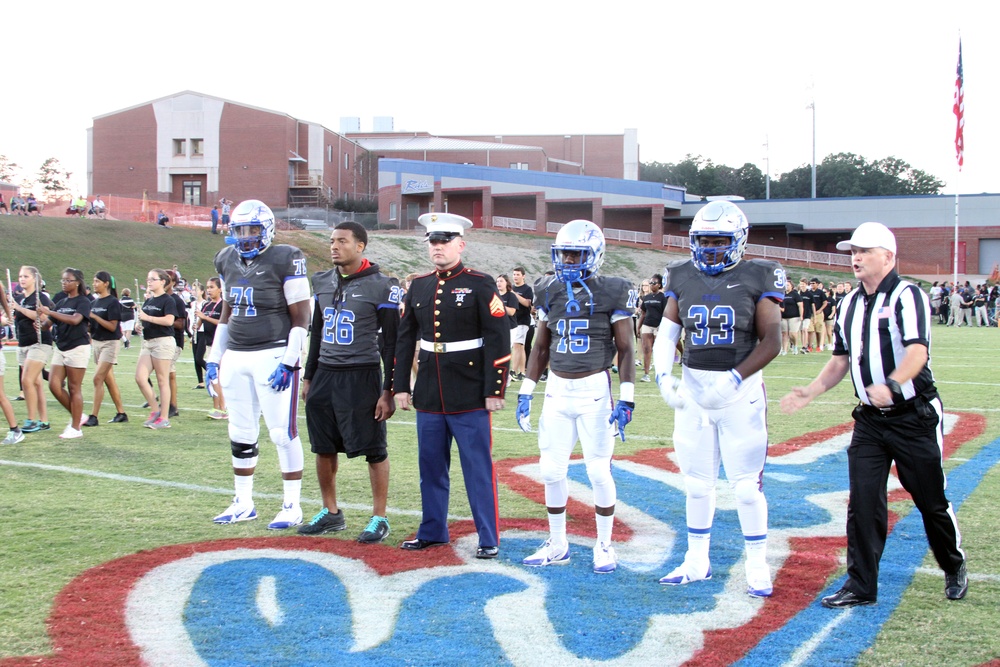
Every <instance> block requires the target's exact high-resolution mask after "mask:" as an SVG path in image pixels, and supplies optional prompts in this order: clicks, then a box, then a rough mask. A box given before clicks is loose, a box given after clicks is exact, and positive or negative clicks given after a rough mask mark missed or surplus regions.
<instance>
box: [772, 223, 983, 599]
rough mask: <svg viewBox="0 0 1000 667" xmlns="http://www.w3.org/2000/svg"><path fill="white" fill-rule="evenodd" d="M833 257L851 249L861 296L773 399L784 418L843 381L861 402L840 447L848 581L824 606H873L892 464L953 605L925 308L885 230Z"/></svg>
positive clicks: (865, 232) (955, 550) (952, 561)
mask: <svg viewBox="0 0 1000 667" xmlns="http://www.w3.org/2000/svg"><path fill="white" fill-rule="evenodd" d="M837 249H838V250H850V251H851V262H852V267H853V269H854V276H855V277H856V278H857V279H858V280H859V281H860V288H861V289H857V290H853V291H851V292H850V293H849V294H848V295H847V296H845V297H844V300H843V301H842V302H841V304H840V309H839V311H838V312H837V318H836V323H835V324H834V329H833V337H834V348H833V356H832V357H831V358H830V361H828V362H827V364H826V366H824V367H823V370H822V371H820V374H819V376H818V377H817V378H816V379H815V380H813V381H812V382H811V383H810V384H809V386H808V387H793V388H792V391H791V393H789V394H788V395H787V396H785V397H784V398H783V399H781V409H782V410H783V411H784V412H785V413H787V414H791V413H793V412H795V411H796V410H798V409H800V408H802V407H804V406H806V405H808V404H809V402H810V401H812V400H813V399H814V398H816V397H817V396H819V395H820V394H822V393H823V392H825V391H827V390H829V389H831V388H832V387H834V386H835V385H836V384H837V383H838V382H840V381H841V380H842V379H843V378H844V376H845V375H846V374H847V373H850V375H851V381H852V382H853V383H854V392H855V394H857V396H858V398H859V399H860V403H859V404H858V406H857V407H856V408H854V412H853V414H852V416H853V417H854V422H855V423H854V435H853V436H852V438H851V444H850V446H849V447H848V449H847V461H848V474H849V476H850V489H851V490H850V501H849V504H848V507H847V581H846V582H845V583H844V586H843V588H841V589H840V590H839V591H837V592H836V593H834V594H833V595H829V596H827V597H825V598H823V601H822V602H823V606H824V607H830V608H834V609H840V608H847V607H855V606H858V605H866V604H874V603H875V601H876V599H877V597H878V567H879V560H880V559H881V557H882V551H883V549H884V548H885V540H886V534H887V530H888V506H887V502H886V482H887V480H888V477H889V468H890V467H891V466H892V463H893V461H895V463H896V470H897V473H898V476H899V481H900V483H901V484H902V485H903V488H904V489H906V490H907V491H908V492H909V493H910V495H911V496H912V497H913V502H914V504H916V506H917V509H918V510H920V514H921V515H922V516H923V520H924V530H925V532H926V533H927V541H928V542H929V543H930V547H931V550H932V551H933V552H934V558H935V559H936V560H937V562H938V565H940V566H941V569H942V570H944V572H945V596H946V597H947V598H948V599H949V600H960V599H962V598H963V597H965V594H966V591H967V590H968V578H967V575H966V564H965V553H964V552H963V551H962V548H961V544H962V535H961V533H960V532H959V530H958V521H957V520H956V518H955V513H954V511H953V510H952V507H951V503H949V502H948V499H947V498H946V497H945V493H944V489H945V477H944V470H943V469H942V467H941V463H942V446H943V444H944V429H943V426H942V417H943V415H944V409H943V407H942V405H941V398H940V397H939V396H938V393H937V389H936V388H935V386H934V377H933V375H932V374H931V369H930V366H929V365H928V360H929V358H930V339H931V335H930V324H931V310H930V302H929V301H928V299H927V295H925V294H924V292H923V291H922V290H921V289H920V288H919V287H917V286H916V285H914V284H912V283H910V282H907V281H905V280H902V279H901V278H900V277H899V274H898V273H896V270H895V266H896V238H895V237H894V236H893V234H892V232H891V231H889V230H888V229H887V228H886V227H885V225H882V224H880V223H877V222H866V223H863V224H861V225H860V226H859V227H858V228H857V229H856V230H855V231H854V235H853V236H851V240H850V241H841V242H840V243H838V244H837Z"/></svg>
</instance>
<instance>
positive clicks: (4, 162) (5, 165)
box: [0, 155, 21, 183]
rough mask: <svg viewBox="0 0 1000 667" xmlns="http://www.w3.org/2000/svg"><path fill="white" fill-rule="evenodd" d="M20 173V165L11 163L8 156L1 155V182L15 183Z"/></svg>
mask: <svg viewBox="0 0 1000 667" xmlns="http://www.w3.org/2000/svg"><path fill="white" fill-rule="evenodd" d="M20 171H21V167H20V165H18V164H17V163H16V162H11V161H10V159H9V158H8V157H7V156H6V155H0V182H2V183H14V182H15V181H16V180H17V175H18V174H19V173H20Z"/></svg>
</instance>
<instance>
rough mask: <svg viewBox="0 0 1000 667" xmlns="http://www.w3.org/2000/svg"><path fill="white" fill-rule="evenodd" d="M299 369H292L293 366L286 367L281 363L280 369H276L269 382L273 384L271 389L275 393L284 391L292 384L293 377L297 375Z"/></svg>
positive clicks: (268, 379)
mask: <svg viewBox="0 0 1000 667" xmlns="http://www.w3.org/2000/svg"><path fill="white" fill-rule="evenodd" d="M297 370H298V368H292V367H291V366H286V365H285V364H282V363H279V364H278V367H277V368H275V369H274V372H273V373H271V375H270V377H268V378H267V381H268V382H270V383H271V389H273V390H275V391H284V390H286V389H288V387H290V386H291V384H292V377H293V376H294V375H295V371H297Z"/></svg>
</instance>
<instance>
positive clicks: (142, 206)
mask: <svg viewBox="0 0 1000 667" xmlns="http://www.w3.org/2000/svg"><path fill="white" fill-rule="evenodd" d="M101 199H102V200H103V201H104V204H105V206H106V207H107V210H106V211H105V216H106V217H109V218H114V219H115V220H134V221H136V222H149V223H152V224H154V225H155V224H156V221H157V217H158V216H159V214H160V211H163V212H164V213H165V214H166V215H167V218H169V222H167V225H180V226H184V227H211V226H212V209H211V207H209V206H193V205H191V204H178V203H176V202H168V201H160V200H158V199H136V198H134V197H119V196H118V195H108V196H107V197H101ZM91 200H93V197H91Z"/></svg>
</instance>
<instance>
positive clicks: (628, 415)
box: [608, 401, 635, 442]
mask: <svg viewBox="0 0 1000 667" xmlns="http://www.w3.org/2000/svg"><path fill="white" fill-rule="evenodd" d="M633 410H635V403H631V402H629V401H618V402H617V403H615V409H614V410H612V411H611V418H610V419H608V423H609V424H614V423H615V422H617V423H618V435H620V436H621V437H622V442H625V426H626V425H627V424H628V423H629V422H630V421H632V411H633Z"/></svg>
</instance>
